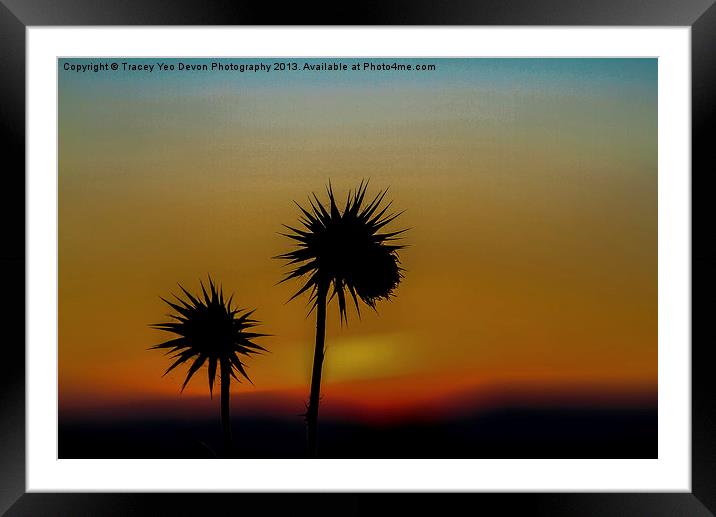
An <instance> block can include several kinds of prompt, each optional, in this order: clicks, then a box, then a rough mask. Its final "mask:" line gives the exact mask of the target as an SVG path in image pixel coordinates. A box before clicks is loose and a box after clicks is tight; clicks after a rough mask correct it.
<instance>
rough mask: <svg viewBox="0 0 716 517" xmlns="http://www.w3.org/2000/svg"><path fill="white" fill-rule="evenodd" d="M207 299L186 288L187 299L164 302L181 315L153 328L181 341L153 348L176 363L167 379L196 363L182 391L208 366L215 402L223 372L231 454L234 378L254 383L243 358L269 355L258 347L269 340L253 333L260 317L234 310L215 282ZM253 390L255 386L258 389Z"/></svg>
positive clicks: (223, 401)
mask: <svg viewBox="0 0 716 517" xmlns="http://www.w3.org/2000/svg"><path fill="white" fill-rule="evenodd" d="M200 285H201V291H202V294H201V295H198V296H194V295H192V294H191V293H190V292H189V291H187V290H186V289H184V288H183V287H182V286H181V285H180V286H179V288H180V289H181V290H182V291H183V293H184V295H185V296H186V299H182V298H179V297H178V296H175V295H173V296H174V298H176V300H177V302H176V303H175V302H171V301H169V300H167V299H165V298H162V300H163V301H164V302H165V303H166V304H167V305H169V306H170V307H171V308H172V309H174V311H175V314H169V315H168V316H169V317H170V318H172V319H173V320H174V321H172V322H170V323H156V324H152V325H150V327H152V328H154V329H158V330H163V331H165V332H171V333H172V334H175V335H177V336H179V337H176V338H173V339H170V340H169V341H166V342H164V343H160V344H158V345H154V346H152V347H150V350H152V349H166V350H167V352H166V355H170V354H171V355H170V358H171V359H174V362H173V363H172V365H171V366H169V368H167V371H165V372H164V375H166V374H168V373H169V372H171V371H172V370H173V369H174V368H176V367H177V366H179V365H180V364H183V363H187V364H188V363H189V362H190V361H192V362H191V366H190V367H189V370H188V372H187V375H186V378H185V379H184V384H183V385H182V387H181V391H182V392H183V391H184V388H186V386H187V384H188V383H189V380H190V379H191V378H192V376H193V375H194V374H195V373H196V372H197V371H198V370H199V368H201V367H202V366H203V365H204V364H205V363H207V362H208V377H209V394H210V396H212V397H213V390H214V380H215V378H216V368H217V365H218V367H219V379H220V381H221V427H222V431H223V437H224V449H225V451H226V454H227V455H229V454H230V452H231V422H230V415H229V396H230V383H231V379H232V378H233V379H234V380H236V381H237V382H241V381H240V380H239V378H238V377H237V376H236V372H238V373H239V374H241V376H242V377H244V378H245V379H246V380H248V381H249V382H251V379H249V376H248V375H247V374H246V370H245V369H244V366H245V365H244V363H243V362H242V360H241V357H240V356H242V355H243V356H250V355H252V354H256V353H261V352H265V351H266V349H265V348H263V347H262V346H259V345H257V344H255V343H254V342H253V341H252V340H253V339H255V338H258V337H263V336H267V335H268V334H259V333H256V332H252V331H251V330H250V329H252V328H253V327H255V326H257V325H258V324H259V322H258V321H257V320H254V319H252V318H251V315H252V314H253V313H254V311H253V310H252V311H247V310H245V309H238V308H233V307H232V303H231V302H232V300H233V295H231V296H230V297H229V299H228V300H227V301H224V292H223V289H222V288H221V286H218V287H217V285H215V284H214V281H213V280H212V279H211V277H209V292H207V291H206V288H205V287H204V283H203V282H200ZM252 384H253V383H252Z"/></svg>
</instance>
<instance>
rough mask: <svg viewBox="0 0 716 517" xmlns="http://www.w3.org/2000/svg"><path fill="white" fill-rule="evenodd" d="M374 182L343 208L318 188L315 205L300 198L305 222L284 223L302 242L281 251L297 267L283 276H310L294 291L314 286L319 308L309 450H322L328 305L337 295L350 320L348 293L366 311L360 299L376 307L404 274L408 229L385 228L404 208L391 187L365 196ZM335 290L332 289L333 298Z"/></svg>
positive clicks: (344, 317)
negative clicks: (396, 204) (402, 241)
mask: <svg viewBox="0 0 716 517" xmlns="http://www.w3.org/2000/svg"><path fill="white" fill-rule="evenodd" d="M367 188H368V182H364V181H361V183H360V185H359V186H358V188H357V189H356V190H355V191H354V192H350V191H349V192H348V196H347V199H346V203H345V206H344V208H343V211H341V210H340V209H339V208H338V205H337V203H336V199H335V196H334V194H333V189H332V187H331V185H330V183H329V184H328V187H327V189H326V190H327V194H328V205H327V206H324V204H323V203H321V201H320V200H319V199H318V197H317V196H316V195H315V194H313V199H311V198H309V203H310V205H311V206H310V209H306V208H304V207H302V206H301V205H299V204H298V203H296V205H297V206H298V208H299V209H300V211H301V213H302V216H301V217H300V218H299V222H300V223H301V225H302V226H303V228H300V229H299V228H294V227H291V226H286V225H284V226H285V227H286V228H287V229H288V230H290V231H291V232H292V233H289V234H283V235H285V236H286V237H288V238H290V239H292V240H293V241H295V244H296V248H295V249H294V250H292V251H289V252H288V253H284V254H282V255H279V256H278V257H275V258H279V259H284V260H287V261H288V265H290V266H292V269H291V270H290V271H289V272H288V273H287V274H286V276H285V278H284V279H283V280H282V282H285V281H287V280H290V279H293V278H299V277H303V278H305V279H306V281H305V283H304V284H303V286H302V287H301V288H300V289H299V290H298V291H297V292H296V293H295V294H294V295H293V296H292V297H291V300H293V299H294V298H296V297H297V296H299V295H301V294H303V293H305V292H309V293H310V299H309V303H310V304H311V309H310V310H311V311H313V309H315V310H316V346H315V351H314V356H313V373H312V376H311V393H310V397H309V402H308V407H307V411H306V423H307V434H308V452H309V455H311V456H316V452H317V434H318V404H319V398H320V389H321V371H322V367H323V358H324V355H325V346H324V345H325V332H326V305H327V304H328V303H329V302H330V301H331V300H332V299H333V298H334V297H335V298H337V299H338V307H339V314H340V319H341V323H343V321H347V313H346V298H347V296H348V295H350V297H351V298H352V299H353V302H354V304H355V307H356V311H358V314H359V315H360V307H359V304H358V300H359V299H360V300H361V301H362V302H363V303H365V304H366V305H367V306H369V307H371V308H372V309H375V308H376V303H377V302H378V301H379V300H387V299H389V298H390V297H391V296H392V295H393V292H394V291H395V289H396V287H397V286H398V284H399V283H400V281H401V279H402V278H403V269H402V268H401V267H400V260H399V258H398V250H400V249H402V248H403V247H404V246H401V245H398V244H395V243H394V241H395V240H396V239H398V238H399V236H400V234H402V233H403V232H405V231H406V230H399V231H392V232H386V231H384V232H381V231H382V230H383V228H384V227H385V226H387V225H388V224H389V223H390V222H391V221H393V220H394V219H396V218H397V217H398V216H399V215H400V214H401V213H402V212H399V213H388V210H389V209H390V207H391V205H392V202H391V203H387V204H386V205H384V206H383V205H382V203H383V199H384V198H385V195H386V193H387V189H386V190H384V191H382V192H379V193H378V194H377V195H376V196H375V197H374V198H373V200H372V201H370V202H367V203H366V202H365V195H366V190H367ZM329 292H330V293H331V296H330V298H328V294H329Z"/></svg>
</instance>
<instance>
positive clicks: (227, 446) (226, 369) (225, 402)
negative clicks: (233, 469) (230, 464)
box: [219, 359, 231, 458]
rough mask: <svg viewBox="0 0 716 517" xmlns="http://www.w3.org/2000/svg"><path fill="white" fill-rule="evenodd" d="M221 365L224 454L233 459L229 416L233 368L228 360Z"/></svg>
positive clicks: (222, 360) (221, 360)
mask: <svg viewBox="0 0 716 517" xmlns="http://www.w3.org/2000/svg"><path fill="white" fill-rule="evenodd" d="M219 362H220V364H221V428H222V430H223V434H224V454H225V456H226V457H227V458H229V457H231V417H230V415H229V410H230V405H229V395H230V387H231V366H230V365H229V361H228V360H226V359H220V361H219Z"/></svg>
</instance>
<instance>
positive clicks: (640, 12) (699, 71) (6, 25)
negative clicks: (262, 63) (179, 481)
mask: <svg viewBox="0 0 716 517" xmlns="http://www.w3.org/2000/svg"><path fill="white" fill-rule="evenodd" d="M713 3H714V0H630V1H627V0H621V1H620V0H602V1H601V2H594V1H589V2H588V1H586V0H511V1H510V0H504V1H501V0H480V1H468V0H453V1H451V2H433V1H431V0H400V1H395V0H394V1H388V0H384V1H380V0H369V1H363V2H360V3H357V4H345V5H343V6H342V7H340V8H338V7H337V5H338V4H337V3H335V2H334V3H331V4H328V3H325V4H324V3H322V2H315V3H311V4H310V5H308V4H306V3H293V4H287V5H285V6H283V5H280V6H279V5H275V4H271V3H269V2H257V3H247V2H241V1H236V2H232V3H229V2H226V1H221V0H205V1H203V2H200V3H199V2H193V1H190V0H174V1H171V2H169V1H166V0H124V1H121V2H120V1H108V0H102V1H98V0H64V1H53V0H0V127H1V128H2V131H3V136H4V138H3V140H2V157H3V160H2V162H0V163H2V164H7V165H6V166H3V167H0V170H2V171H3V173H4V174H3V181H2V187H3V188H2V191H3V193H4V196H3V198H4V199H3V202H2V203H0V210H1V211H2V221H3V225H2V233H0V235H2V240H1V241H0V242H2V246H1V247H0V260H1V261H2V266H3V269H2V271H4V272H5V273H6V275H4V277H3V280H4V282H3V286H4V289H3V291H4V292H3V296H2V297H1V298H2V302H1V303H2V312H0V314H2V322H3V324H2V328H3V330H4V331H5V332H4V335H3V338H4V339H3V340H2V351H3V354H2V359H0V364H1V365H3V368H2V370H3V373H2V375H0V382H2V389H0V399H1V401H0V412H1V414H2V420H1V421H0V511H3V512H7V515H13V516H15V515H32V516H41V515H201V514H204V513H208V512H212V511H215V510H216V509H218V508H222V509H226V510H228V511H230V512H231V513H239V512H242V513H258V512H261V513H262V514H264V515H274V514H286V515H298V514H308V513H310V514H311V515H317V514H326V515H357V514H363V513H365V514H380V513H385V512H386V511H388V510H389V509H390V507H391V506H394V505H399V506H400V508H401V510H400V514H403V515H404V514H409V513H413V512H415V511H417V510H419V511H420V512H421V513H422V512H430V513H437V512H440V513H444V512H446V511H448V512H449V511H450V508H454V509H455V511H464V509H473V510H474V511H475V512H476V513H484V512H487V513H488V514H492V513H493V512H492V511H491V510H493V509H494V510H495V511H499V514H500V515H512V514H515V515H549V516H559V515H579V516H590V515H620V516H630V515H634V516H642V515H650V516H662V515H663V516H666V515H669V516H694V517H697V516H701V515H714V514H716V404H715V403H714V400H713V398H712V397H713V394H714V393H716V376H714V375H713V373H712V372H711V363H710V361H708V357H709V356H708V349H709V347H710V346H711V343H710V341H709V340H708V339H707V337H706V335H705V333H704V327H705V325H706V323H707V321H708V319H707V318H708V314H709V309H710V306H709V303H708V297H707V296H708V293H713V292H714V287H715V286H714V264H715V263H716V254H715V253H714V244H713V242H714V240H713V239H712V238H711V236H710V234H707V233H706V232H705V226H706V225H707V224H709V223H708V221H709V219H708V218H707V217H706V216H707V213H706V210H707V207H708V201H707V199H706V196H707V195H709V190H708V189H707V188H705V186H706V181H707V178H708V176H709V173H710V172H711V171H710V170H708V168H709V167H710V166H711V160H710V158H711V156H712V154H713V151H711V148H712V145H713V144H710V142H709V140H708V133H707V130H708V128H709V126H712V125H713V124H714V122H716V6H715V5H713ZM284 24H291V25H323V24H325V25H348V24H350V25H510V26H514V25H577V26H582V25H591V26H599V25H601V26H606V25H620V26H625V25H627V26H630V25H638V26H689V27H691V37H692V41H691V52H692V55H691V59H692V62H691V73H692V173H691V184H692V241H691V242H692V250H691V253H692V343H691V346H692V349H691V350H692V351H691V354H692V421H691V424H692V443H691V447H692V458H691V460H692V463H691V465H692V490H691V492H690V493H639V494H629V493H584V494H573V493H570V494H556V493H549V494H547V493H525V494H510V493H505V494H451V495H450V496H449V499H448V498H447V497H448V496H446V495H443V494H411V495H405V494H361V493H351V494H284V495H282V497H276V495H275V494H188V493H174V494H166V493H165V494H149V493H142V494H129V493H112V494H99V493H93V494H76V493H72V494H70V493H63V494H59V493H26V492H25V472H26V470H25V431H26V428H25V345H24V338H25V326H24V322H25V304H24V300H25V259H26V257H25V224H24V217H25V29H26V27H28V26H40V25H50V26H52V25H55V26H64V25H284ZM697 277H698V281H696V278H697ZM11 331H12V332H11ZM460 508H462V509H463V510H459V509H460ZM222 513H223V512H222Z"/></svg>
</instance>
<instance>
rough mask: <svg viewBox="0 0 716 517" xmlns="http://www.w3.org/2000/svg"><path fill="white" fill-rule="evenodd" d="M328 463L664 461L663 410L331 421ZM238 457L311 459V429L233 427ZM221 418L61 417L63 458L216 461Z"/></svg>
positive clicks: (297, 424)
mask: <svg viewBox="0 0 716 517" xmlns="http://www.w3.org/2000/svg"><path fill="white" fill-rule="evenodd" d="M319 433H320V434H319V443H320V456H321V457H327V458H656V457H657V410H656V409H655V408H628V409H627V408H619V409H602V408H600V409H573V408H549V409H545V408H539V409H532V408H511V409H500V410H492V411H489V412H482V413H478V414H475V415H472V416H468V417H461V418H455V419H451V420H445V421H442V422H438V423H429V424H426V423H411V424H401V425H384V426H380V425H366V424H361V423H356V422H346V421H336V420H322V421H321V423H320V428H319ZM233 434H234V444H235V449H236V450H235V454H234V455H235V456H236V457H244V458H247V457H251V458H300V457H304V456H305V426H304V424H303V421H302V419H301V418H300V417H298V416H297V417H295V418H294V419H291V420H286V419H269V418H265V417H255V418H248V417H240V418H235V419H234V420H233ZM220 444H221V435H220V425H219V420H218V418H211V419H203V420H188V419H179V418H168V417H161V418H159V417H158V418H155V419H151V418H143V419H142V420H133V419H131V418H127V417H123V418H116V419H112V418H111V417H104V418H103V419H102V420H101V421H88V420H80V419H77V418H75V419H72V420H70V419H67V418H65V419H61V420H60V425H59V457H60V458H211V457H214V451H216V452H217V453H219V454H221V449H220Z"/></svg>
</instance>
